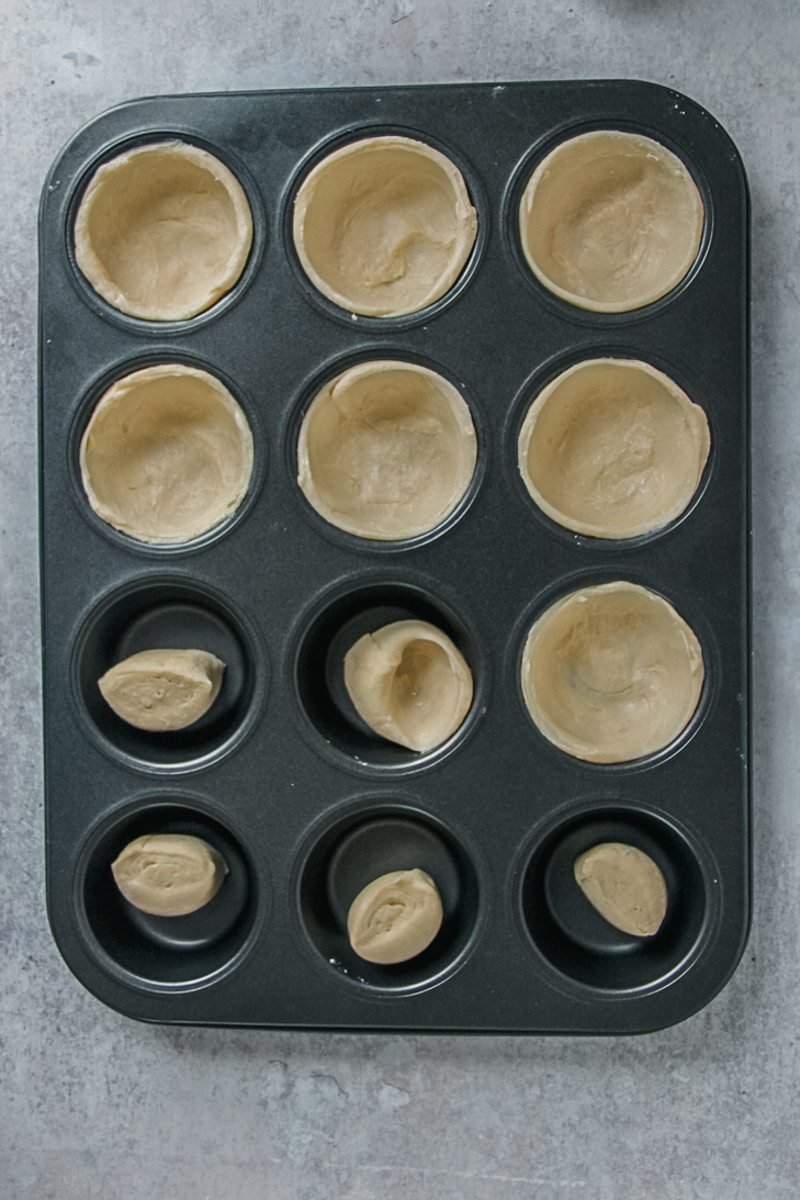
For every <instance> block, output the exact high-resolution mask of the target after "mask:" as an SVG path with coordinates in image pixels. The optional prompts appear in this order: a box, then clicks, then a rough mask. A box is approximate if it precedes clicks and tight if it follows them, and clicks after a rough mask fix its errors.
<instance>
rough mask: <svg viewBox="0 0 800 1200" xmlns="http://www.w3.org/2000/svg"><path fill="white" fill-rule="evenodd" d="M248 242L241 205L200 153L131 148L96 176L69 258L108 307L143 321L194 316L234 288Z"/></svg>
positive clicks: (228, 179) (239, 192)
mask: <svg viewBox="0 0 800 1200" xmlns="http://www.w3.org/2000/svg"><path fill="white" fill-rule="evenodd" d="M252 241H253V219H252V216H251V214H250V206H249V205H248V203H247V197H246V196H245V193H244V190H243V189H242V186H241V184H240V183H239V181H238V180H237V179H236V177H235V176H234V175H233V174H232V173H231V172H230V171H229V170H228V168H227V167H226V166H225V165H224V164H223V163H221V162H220V161H219V159H217V158H215V157H214V156H213V155H212V154H209V153H208V152H207V151H206V150H201V149H200V148H199V146H192V145H189V144H188V143H185V142H178V141H169V142H154V143H152V144H149V145H146V146H136V147H135V148H134V149H132V150H128V151H126V152H125V153H124V154H119V155H118V156H117V157H116V158H112V159H111V161H110V162H107V163H104V164H103V166H101V167H98V169H97V170H96V171H95V173H94V175H93V177H92V179H91V181H90V183H89V186H88V187H87V189H86V192H85V194H84V196H83V199H82V200H81V203H80V207H79V209H78V215H77V217H76V220H75V258H76V261H77V263H78V266H79V267H80V269H81V271H82V272H83V274H84V275H85V276H86V278H87V279H88V281H89V283H90V284H91V285H92V287H93V288H94V289H95V291H96V292H99V294H100V295H101V296H102V297H103V299H104V300H107V301H108V303H109V304H111V305H113V306H114V308H117V309H119V310H120V311H121V312H124V313H128V314H129V315H130V316H134V317H143V318H145V319H146V320H149V321H180V320H185V319H187V318H189V317H194V316H197V314H198V313H201V312H204V311H205V309H207V308H210V306H211V305H212V304H214V303H215V302H216V301H217V300H219V299H220V297H221V296H224V295H225V293H226V292H229V291H230V289H231V288H232V287H233V286H234V284H235V283H236V282H237V280H238V279H239V276H240V275H241V273H242V271H243V270H244V267H245V264H246V262H247V257H248V255H249V253H250V247H251V244H252Z"/></svg>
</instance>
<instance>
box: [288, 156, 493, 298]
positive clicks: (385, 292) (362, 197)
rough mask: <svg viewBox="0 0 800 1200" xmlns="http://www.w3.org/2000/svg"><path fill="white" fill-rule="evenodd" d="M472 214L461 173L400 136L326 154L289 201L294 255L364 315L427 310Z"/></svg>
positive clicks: (474, 224) (471, 231) (446, 282)
mask: <svg viewBox="0 0 800 1200" xmlns="http://www.w3.org/2000/svg"><path fill="white" fill-rule="evenodd" d="M477 228H478V219H477V215H476V213H475V209H474V208H473V207H472V204H471V203H470V198H469V193H468V192H467V187H466V184H465V183H464V178H463V176H462V174H461V172H460V171H459V170H458V168H457V167H456V166H454V164H453V163H452V162H451V161H450V160H449V159H448V158H446V157H445V156H444V155H443V154H440V153H439V151H438V150H434V149H433V147H432V146H428V145H426V144H425V143H424V142H418V141H416V140H414V139H413V138H407V137H393V136H392V137H372V138H363V139H362V140H361V141H358V142H351V143H350V144H349V145H347V146H343V147H342V149H340V150H336V151H334V152H333V153H332V154H329V155H328V157H327V158H325V159H323V160H322V162H320V163H319V164H318V165H317V166H316V167H314V169H313V170H312V171H310V172H309V174H308V175H307V176H306V178H305V179H304V180H303V183H302V186H301V187H300V190H299V191H298V193H297V198H296V200H295V206H294V244H295V249H296V250H297V254H298V256H299V258H300V262H301V263H302V265H303V268H304V270H305V272H306V274H307V275H308V277H309V278H310V279H311V281H312V283H313V284H314V285H315V287H317V288H318V289H319V290H320V291H321V292H322V294H323V295H324V296H327V297H328V299H329V300H332V301H333V302H334V304H338V305H340V306H341V307H342V308H345V309H347V310H348V311H349V312H353V313H360V314H362V315H364V316H372V317H386V316H399V315H401V314H402V313H411V312H417V311H418V310H419V309H421V308H427V306H428V305H429V304H433V302H434V300H438V299H439V297H440V296H443V295H444V294H445V292H447V291H449V290H450V288H451V287H452V286H453V284H454V283H455V281H456V280H457V279H458V277H459V275H460V274H461V271H462V270H463V267H464V264H465V263H466V261H467V259H468V257H469V254H470V251H471V250H472V247H473V245H474V244H475V237H476V233H477Z"/></svg>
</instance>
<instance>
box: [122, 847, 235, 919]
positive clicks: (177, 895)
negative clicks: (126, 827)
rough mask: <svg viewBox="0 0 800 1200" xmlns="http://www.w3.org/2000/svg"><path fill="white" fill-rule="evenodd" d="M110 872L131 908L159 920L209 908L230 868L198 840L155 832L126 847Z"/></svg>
mask: <svg viewBox="0 0 800 1200" xmlns="http://www.w3.org/2000/svg"><path fill="white" fill-rule="evenodd" d="M111 871H112V874H113V876H114V881H115V883H116V885H117V887H118V888H119V890H120V891H121V892H122V894H123V896H124V897H125V899H126V900H127V901H128V903H129V904H132V905H133V906H134V908H139V909H141V910H142V912H146V913H151V914H152V915H153V916H157V917H180V916H185V915H186V914H187V913H192V912H195V911H196V910H197V909H198V908H203V906H204V905H206V904H208V902H209V900H211V899H212V898H213V897H214V896H215V895H216V894H217V892H218V891H219V889H220V887H221V886H222V881H223V879H224V878H225V875H226V874H227V871H228V868H227V866H226V863H225V860H224V859H223V857H222V855H221V854H220V853H219V851H218V850H215V849H214V847H213V846H209V845H208V843H207V842H204V841H203V840H202V838H198V837H192V836H191V835H189V834H183V833H157V834H151V835H145V836H144V837H138V838H136V840H135V841H133V842H129V843H128V845H127V846H126V847H125V849H124V850H123V851H122V853H121V854H120V855H119V856H118V857H117V858H116V860H115V861H114V862H113V863H112V865H111Z"/></svg>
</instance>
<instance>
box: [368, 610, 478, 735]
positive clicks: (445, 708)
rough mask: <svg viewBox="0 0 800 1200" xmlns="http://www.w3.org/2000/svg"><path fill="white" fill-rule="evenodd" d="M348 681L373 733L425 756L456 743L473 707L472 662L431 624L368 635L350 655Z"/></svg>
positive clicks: (406, 624) (405, 624)
mask: <svg viewBox="0 0 800 1200" xmlns="http://www.w3.org/2000/svg"><path fill="white" fill-rule="evenodd" d="M344 681H345V686H346V688H347V692H348V695H349V696H350V699H351V700H352V702H353V705H354V707H355V709H356V711H357V712H358V714H359V716H360V717H362V718H363V719H364V720H365V721H366V723H367V725H369V727H370V729H372V730H374V732H375V733H377V734H380V736H381V737H385V738H388V739H389V741H391V742H396V743H397V744H398V745H400V746H406V747H408V749H409V750H417V751H420V752H422V751H426V750H433V749H435V747H436V746H440V745H441V744H442V743H443V742H446V741H447V739H448V738H449V737H452V735H453V734H454V733H455V732H456V731H457V730H458V729H460V727H461V725H462V724H463V722H464V718H465V717H466V715H467V713H468V712H469V709H470V705H471V704H472V694H473V686H472V672H471V671H470V669H469V666H468V665H467V661H466V659H465V658H464V656H463V654H462V653H461V651H460V650H459V649H458V648H457V647H456V646H455V645H454V644H453V642H452V641H451V639H450V638H449V637H448V636H447V634H446V633H443V632H442V630H441V629H437V628H436V626H435V625H431V624H430V623H429V622H428V621H394V622H392V624H390V625H384V626H382V627H381V628H380V629H376V630H375V632H374V633H366V634H364V636H363V637H361V638H359V639H358V641H357V642H356V643H355V645H353V646H351V648H350V649H349V650H348V652H347V654H346V655H345V659H344Z"/></svg>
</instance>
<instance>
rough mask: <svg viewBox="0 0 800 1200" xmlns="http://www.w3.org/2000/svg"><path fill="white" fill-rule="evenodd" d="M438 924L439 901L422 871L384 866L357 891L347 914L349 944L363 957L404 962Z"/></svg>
mask: <svg viewBox="0 0 800 1200" xmlns="http://www.w3.org/2000/svg"><path fill="white" fill-rule="evenodd" d="M441 927H442V901H441V899H440V897H439V892H438V890H437V888H436V884H435V883H434V882H433V880H432V879H431V877H430V875H427V874H426V873H425V871H420V870H419V869H418V868H414V870H411V871H390V872H389V873H388V874H387V875H381V876H380V877H379V878H378V879H374V880H373V881H372V883H369V884H367V886H366V887H365V888H364V889H363V890H362V891H360V892H359V893H358V895H357V896H356V898H355V900H354V901H353V903H352V904H351V905H350V911H349V912H348V914H347V933H348V936H349V938H350V945H351V946H352V947H353V950H354V951H355V952H356V954H358V955H359V957H361V958H363V959H366V961H367V962H372V963H381V964H384V965H388V964H390V963H401V962H407V961H408V960H409V959H410V958H416V956H417V955H418V954H421V953H422V951H423V950H425V949H427V947H428V946H430V944H431V942H432V941H433V939H434V938H435V937H436V935H437V933H438V932H439V930H440V929H441Z"/></svg>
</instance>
